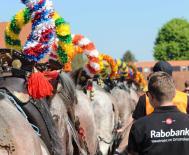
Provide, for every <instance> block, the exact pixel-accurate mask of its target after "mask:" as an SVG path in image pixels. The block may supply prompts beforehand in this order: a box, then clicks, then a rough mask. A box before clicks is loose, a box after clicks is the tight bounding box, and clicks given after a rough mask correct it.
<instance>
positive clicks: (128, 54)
mask: <svg viewBox="0 0 189 155" xmlns="http://www.w3.org/2000/svg"><path fill="white" fill-rule="evenodd" d="M122 61H124V62H135V61H136V58H135V56H134V54H133V53H132V52H131V51H130V50H127V51H126V52H125V53H124V55H123V58H122Z"/></svg>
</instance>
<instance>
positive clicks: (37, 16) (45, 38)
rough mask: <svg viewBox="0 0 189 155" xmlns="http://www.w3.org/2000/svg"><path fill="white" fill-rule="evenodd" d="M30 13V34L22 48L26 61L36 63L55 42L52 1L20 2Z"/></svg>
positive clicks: (30, 0) (25, 0)
mask: <svg viewBox="0 0 189 155" xmlns="http://www.w3.org/2000/svg"><path fill="white" fill-rule="evenodd" d="M22 2H23V3H24V4H25V5H26V6H27V7H28V9H29V10H30V12H31V21H32V32H31V33H30V35H29V37H28V40H27V41H26V43H25V45H24V47H23V53H24V54H25V56H26V57H27V58H28V59H31V60H34V61H36V62H38V61H40V60H41V59H42V58H44V56H45V55H46V54H47V53H49V51H51V50H52V47H53V43H54V40H55V23H54V20H53V19H52V16H53V14H54V9H53V4H52V0H22Z"/></svg>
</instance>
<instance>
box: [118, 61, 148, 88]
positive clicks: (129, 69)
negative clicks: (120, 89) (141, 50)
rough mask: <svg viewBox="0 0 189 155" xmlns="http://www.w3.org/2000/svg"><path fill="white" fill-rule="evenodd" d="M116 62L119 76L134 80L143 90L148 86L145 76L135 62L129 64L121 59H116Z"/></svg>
mask: <svg viewBox="0 0 189 155" xmlns="http://www.w3.org/2000/svg"><path fill="white" fill-rule="evenodd" d="M116 63H117V66H118V74H117V77H124V78H125V80H132V81H134V82H135V83H136V84H137V85H138V86H139V87H140V88H141V89H142V90H143V89H144V88H145V87H146V80H145V79H144V76H143V75H142V73H140V72H139V71H138V69H137V68H136V66H135V65H134V64H131V63H128V64H127V63H125V62H123V61H121V60H120V59H118V60H116Z"/></svg>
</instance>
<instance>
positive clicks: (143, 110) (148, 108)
mask: <svg viewBox="0 0 189 155" xmlns="http://www.w3.org/2000/svg"><path fill="white" fill-rule="evenodd" d="M159 71H162V72H166V73H168V74H169V75H170V76H172V73H173V68H172V66H171V65H170V64H169V63H168V62H166V61H159V62H157V63H156V64H155V66H154V67H153V72H154V73H155V72H159ZM173 103H174V104H175V105H176V106H177V108H178V109H179V110H180V111H181V112H183V113H188V112H189V109H188V105H189V97H188V96H187V94H186V93H183V92H181V91H178V90H176V95H175V97H174V99H173ZM153 111H154V108H153V107H152V105H151V104H150V102H149V98H148V96H147V95H143V96H141V97H140V98H139V101H138V103H137V106H136V108H135V111H134V112H133V119H134V120H137V119H139V118H141V117H144V116H146V115H149V114H151V113H152V112H153Z"/></svg>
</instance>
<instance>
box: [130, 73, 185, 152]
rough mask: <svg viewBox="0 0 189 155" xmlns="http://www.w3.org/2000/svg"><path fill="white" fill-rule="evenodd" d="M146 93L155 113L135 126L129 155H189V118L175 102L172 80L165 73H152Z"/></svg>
mask: <svg viewBox="0 0 189 155" xmlns="http://www.w3.org/2000/svg"><path fill="white" fill-rule="evenodd" d="M146 94H147V96H148V98H149V101H150V103H151V105H152V107H153V108H154V111H153V112H152V113H151V114H149V115H147V116H145V117H143V118H140V119H138V120H137V121H135V122H134V124H133V125H132V127H131V130H130V134H129V143H128V147H127V151H128V153H129V155H130V154H131V155H168V154H171V155H178V154H180V155H188V154H189V149H188V148H189V117H188V115H186V114H184V113H183V112H181V111H180V110H178V108H177V106H176V105H175V103H173V98H174V97H175V95H176V89H175V85H174V81H173V79H172V77H171V76H170V75H169V74H167V73H165V72H156V73H154V74H152V75H151V76H150V78H149V84H148V92H147V93H146Z"/></svg>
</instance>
